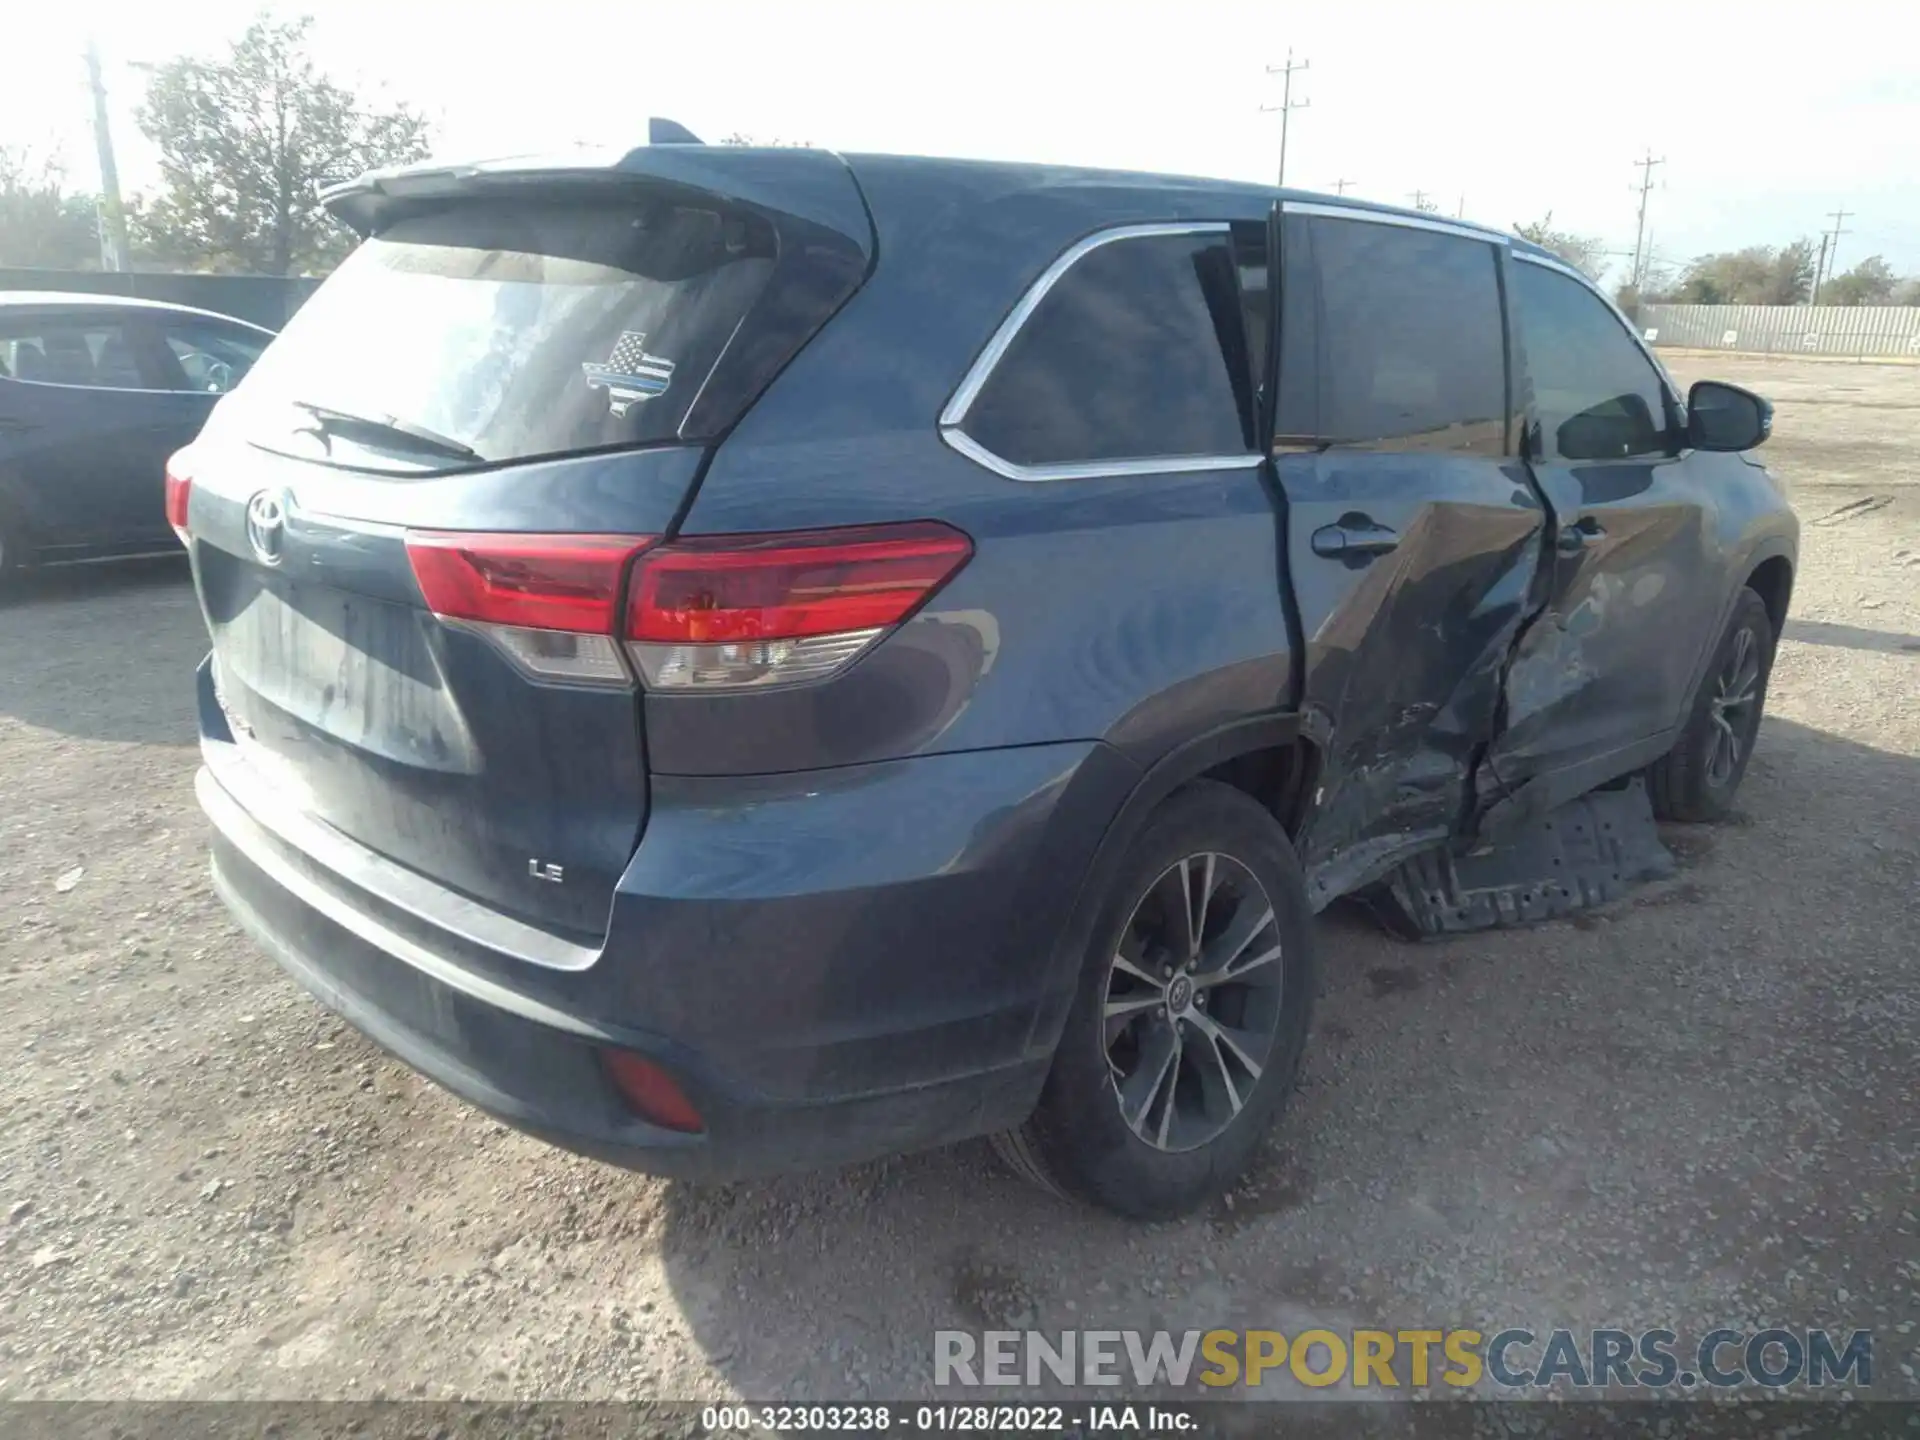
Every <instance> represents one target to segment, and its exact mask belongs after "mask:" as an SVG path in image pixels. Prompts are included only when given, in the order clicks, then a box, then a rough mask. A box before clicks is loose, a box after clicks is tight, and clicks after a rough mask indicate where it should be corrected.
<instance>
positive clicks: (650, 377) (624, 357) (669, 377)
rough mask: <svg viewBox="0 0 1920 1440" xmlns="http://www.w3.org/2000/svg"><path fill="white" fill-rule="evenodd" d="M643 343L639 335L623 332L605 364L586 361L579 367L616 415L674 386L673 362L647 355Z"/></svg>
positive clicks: (638, 333) (624, 412)
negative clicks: (604, 395)
mask: <svg viewBox="0 0 1920 1440" xmlns="http://www.w3.org/2000/svg"><path fill="white" fill-rule="evenodd" d="M646 341H647V337H646V335H645V334H643V333H642V332H641V331H638V330H623V331H621V332H620V338H619V339H618V340H617V341H615V342H614V346H613V353H612V354H611V355H609V356H608V357H607V363H606V364H604V365H596V364H594V363H593V362H592V361H587V362H586V363H584V364H582V365H581V367H580V369H581V371H582V372H583V373H584V374H585V375H586V377H587V384H589V385H591V386H593V387H594V388H595V389H599V390H605V391H606V392H607V400H608V403H609V404H610V405H611V407H612V410H613V413H614V414H615V415H624V414H626V413H627V407H628V406H630V405H633V404H634V403H636V402H637V401H641V400H651V399H653V397H654V396H656V395H664V394H665V393H666V390H667V386H669V385H671V384H672V383H673V362H672V361H671V360H662V359H661V358H660V357H659V356H658V355H649V354H648V353H647V351H646Z"/></svg>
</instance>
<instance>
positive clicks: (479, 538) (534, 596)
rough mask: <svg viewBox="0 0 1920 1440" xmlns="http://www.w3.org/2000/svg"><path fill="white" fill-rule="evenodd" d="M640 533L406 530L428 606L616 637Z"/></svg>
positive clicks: (454, 615)
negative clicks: (622, 597)
mask: <svg viewBox="0 0 1920 1440" xmlns="http://www.w3.org/2000/svg"><path fill="white" fill-rule="evenodd" d="M652 543H653V541H652V538H651V537H649V536H642V535H475V534H455V533H450V532H447V531H439V530H411V531H409V532H407V559H408V560H409V561H410V562H411V563H412V565H413V575H414V579H416V580H418V581H419V582H420V593H421V594H422V595H423V596H425V597H426V601H427V607H428V608H429V609H430V610H432V611H433V613H434V614H436V615H438V616H440V617H441V618H442V619H445V620H473V621H477V622H479V623H480V624H483V625H515V626H521V627H523V628H526V629H533V630H563V631H571V632H573V633H574V634H578V635H611V634H613V622H614V617H615V607H616V605H617V604H618V603H619V599H620V580H621V577H622V576H623V575H624V574H625V573H626V568H627V562H628V561H629V560H631V559H632V558H633V557H634V556H635V555H638V554H639V553H640V552H641V551H642V550H644V549H646V548H647V546H648V545H650V544H652Z"/></svg>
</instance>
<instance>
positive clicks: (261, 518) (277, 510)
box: [247, 490, 287, 565]
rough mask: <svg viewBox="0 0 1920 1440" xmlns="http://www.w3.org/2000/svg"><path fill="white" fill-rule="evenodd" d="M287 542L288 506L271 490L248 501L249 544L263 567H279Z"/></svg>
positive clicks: (262, 492) (264, 491)
mask: <svg viewBox="0 0 1920 1440" xmlns="http://www.w3.org/2000/svg"><path fill="white" fill-rule="evenodd" d="M286 540H287V506H286V502H285V501H283V500H282V499H281V498H280V497H279V496H278V495H276V494H275V493H274V492H273V491H271V490H262V491H260V492H259V493H258V494H257V495H255V496H254V497H253V498H252V499H251V500H249V501H247V543H248V544H249V545H251V546H252V547H253V553H254V554H255V555H257V556H259V557H260V563H261V564H262V565H278V564H279V563H280V552H281V550H282V548H283V547H284V546H285V545H286Z"/></svg>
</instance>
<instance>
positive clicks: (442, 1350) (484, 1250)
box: [0, 357, 1920, 1399]
mask: <svg viewBox="0 0 1920 1440" xmlns="http://www.w3.org/2000/svg"><path fill="white" fill-rule="evenodd" d="M1675 368H1676V369H1677V370H1678V371H1679V372H1680V373H1681V374H1682V375H1683V376H1684V377H1686V378H1692V376H1694V375H1697V374H1701V373H1706V371H1707V370H1708V369H1711V371H1712V372H1713V373H1715V374H1718V375H1721V376H1723V377H1725V378H1732V379H1736V380H1744V381H1746V382H1747V383H1750V384H1753V385H1755V386H1756V387H1757V388H1760V389H1762V390H1763V391H1766V392H1768V393H1770V394H1772V395H1773V396H1774V397H1775V398H1776V399H1777V401H1778V402H1779V419H1778V426H1777V438H1776V440H1775V442H1774V443H1773V444H1772V446H1770V448H1769V452H1768V458H1769V460H1770V462H1771V463H1772V464H1773V465H1774V467H1775V469H1776V471H1777V472H1778V473H1781V474H1783V475H1784V476H1785V477H1787V479H1788V480H1789V481H1790V482H1791V484H1792V486H1793V489H1794V491H1795V495H1796V503H1797V505H1798V507H1799V509H1800V513H1801V516H1802V518H1803V520H1804V521H1806V522H1807V525H1806V535H1805V553H1804V574H1803V578H1802V580H1801V582H1800V587H1799V593H1798V594H1797V595H1796V596H1795V598H1794V617H1795V618H1794V620H1793V621H1792V623H1791V625H1790V627H1789V630H1788V635H1787V640H1786V642H1785V644H1784V645H1783V647H1782V649H1781V653H1780V660H1779V665H1778V668H1777V670H1776V672H1775V678H1774V684H1773V694H1772V702H1771V711H1772V713H1771V714H1770V716H1769V717H1768V720H1767V723H1766V728H1765V730H1764V732H1763V736H1762V739H1761V742H1760V746H1759V749H1758V752H1757V754H1756V757H1755V760H1754V763H1753V768H1752V771H1751V772H1750V774H1749V776H1748V778H1747V782H1746V788H1745V790H1744V792H1743V794H1742V802H1741V813H1740V814H1739V815H1738V816H1737V817H1736V818H1735V819H1734V820H1733V821H1732V822H1731V823H1729V824H1727V825H1724V826H1720V827H1717V828H1698V829H1677V830H1674V831H1672V832H1671V833H1670V835H1669V839H1670V842H1671V843H1672V845H1673V848H1674V849H1675V850H1676V852H1677V853H1678V854H1679V855H1680V856H1681V858H1682V870H1681V873H1680V875H1679V876H1678V877H1677V878H1676V879H1675V880H1673V881H1670V882H1667V883H1664V884H1663V885H1661V886H1659V887H1656V888H1653V889H1649V890H1646V891H1642V892H1641V893H1639V894H1638V895H1637V896H1635V897H1633V898H1632V899H1630V900H1628V901H1625V902H1623V903H1621V904H1620V905H1618V906H1617V907H1615V908H1613V909H1611V910H1610V911H1608V912H1605V913H1603V914H1599V915H1593V916H1587V917H1582V918H1581V919H1580V920H1579V921H1577V922H1573V923H1565V924H1556V925H1550V926H1546V927H1543V928H1540V929H1537V930H1532V931H1528V932H1524V933H1508V934H1495V935H1489V936H1484V937H1474V938H1468V939H1462V940H1457V941H1454V942H1450V943H1446V944H1441V945H1434V946H1425V947H1411V946H1406V945H1401V944H1398V943H1396V942H1394V941H1391V940H1389V939H1386V938H1384V937H1383V936H1381V935H1380V934H1378V933H1377V932H1375V931H1374V930H1373V929H1371V928H1370V927H1369V926H1368V925H1367V924H1366V923H1365V922H1364V921H1362V920H1359V919H1357V918H1355V917H1353V916H1351V915H1349V914H1346V913H1344V912H1342V911H1336V912H1335V913H1333V914H1330V915H1329V916H1327V917H1326V918H1325V920H1324V923H1323V933H1324V946H1325V960H1326V966H1325V970H1326V981H1325V986H1326V993H1325V996H1324V998H1323V1001H1322V1005H1321V1009H1320V1012H1319V1018H1318V1023H1317V1027H1316V1034H1315V1037H1314V1041H1313V1045H1312V1048H1311V1052H1310V1058H1309V1061H1308V1064H1307V1068H1306V1072H1305V1078H1304V1081H1303V1085H1302V1091H1301V1093H1300V1095H1299V1096H1298V1097H1297V1100H1296V1102H1295V1104H1294V1106H1293V1108H1292V1109H1291V1111H1290V1112H1289V1114H1288V1115H1287V1117H1286V1119H1285V1121H1284V1122H1283V1124H1282V1125H1281V1126H1280V1128H1279V1129H1278V1131H1277V1132H1276V1134H1275V1136H1274V1139H1273V1142H1272V1144H1271V1147H1270V1149H1269V1151H1268V1152H1267V1153H1266V1154H1265V1156H1264V1157H1263V1159H1262V1161H1261V1163H1260V1165H1259V1166H1258V1169H1257V1173H1256V1174H1255V1175H1254V1176H1253V1177H1252V1178H1251V1179H1250V1180H1249V1182H1248V1183H1247V1184H1246V1185H1244V1186H1243V1187H1242V1188H1241V1189H1240V1190H1239V1191H1238V1192H1237V1193H1236V1194H1235V1195H1234V1196H1233V1197H1231V1199H1230V1200H1229V1201H1228V1202H1225V1203H1222V1204H1221V1205H1220V1206H1219V1207H1218V1208H1217V1209H1215V1210H1214V1211H1213V1212H1212V1213H1210V1214H1207V1215H1205V1216H1203V1217H1199V1218H1195V1219H1193V1220H1190V1221H1187V1222H1184V1223H1181V1224H1177V1225H1170V1226H1161V1227H1154V1228H1141V1227H1134V1226H1129V1225H1126V1224H1123V1223H1121V1222H1119V1221H1116V1220H1111V1219H1107V1218H1104V1217H1102V1216H1099V1215H1096V1214H1093V1213H1090V1212H1085V1211H1081V1210H1077V1209H1074V1208H1070V1207H1068V1206H1066V1205H1063V1204H1060V1203H1057V1202H1055V1201H1052V1200H1050V1199H1048V1198H1046V1197H1044V1196H1042V1195H1040V1194H1038V1193H1037V1192H1034V1191H1031V1190H1029V1189H1026V1188H1024V1187H1023V1186H1022V1185H1021V1184H1019V1183H1018V1182H1016V1181H1014V1180H1011V1179H1008V1178H1006V1177H1004V1176H1003V1175H1002V1174H1001V1173H1000V1172H999V1170H998V1169H997V1168H996V1167H995V1165H994V1164H993V1162H992V1161H991V1160H990V1159H989V1158H988V1156H987V1155H986V1153H985V1151H984V1148H983V1147H981V1146H967V1147H961V1148H958V1149H954V1150H948V1151H944V1152H939V1153H934V1154H927V1155H918V1156H912V1157H908V1158H903V1159H898V1160H893V1161H888V1162H885V1163H881V1164H875V1165H870V1166H866V1167H863V1168H860V1169H855V1170H850V1171H846V1172H841V1173H836V1174H827V1175H817V1176H809V1177H801V1178H794V1179H788V1180H782V1181H778V1182H774V1183H760V1184H750V1185H736V1186H729V1187H718V1188H716V1187H699V1186H693V1185H685V1184H673V1183H667V1182H663V1181H659V1180H654V1179H650V1178H646V1177H641V1176H636V1175H630V1174H626V1173H624V1172H620V1171H616V1170H612V1169H608V1168H604V1167H602V1166H599V1165H596V1164H594V1163H592V1162H589V1161H585V1160H580V1159H576V1158H573V1157H571V1156H568V1155H564V1154H561V1153H559V1152H557V1151H554V1150H551V1149H548V1148H546V1147H544V1146H542V1145H540V1144H537V1143H535V1142H534V1141H531V1140H528V1139H524V1138H522V1137H520V1136H518V1135H516V1134H514V1133H511V1132H509V1131H507V1130H505V1129H503V1128H502V1127H501V1126H499V1125H497V1124H494V1123H493V1122H491V1121H490V1120H488V1119H486V1118H484V1117H482V1116H480V1115H477V1114H476V1113H474V1112H473V1111H471V1110H469V1109H467V1108H466V1107H464V1106H463V1105H461V1104H459V1103H458V1102H456V1101H454V1100H453V1099H451V1098H450V1097H449V1096H447V1095H445V1094H443V1093H442V1092H440V1091H438V1090H436V1089H435V1088H433V1087H432V1086H431V1085H428V1084H427V1083H425V1082H423V1081H421V1080H419V1079H416V1078H415V1077H414V1076H413V1075H412V1073H411V1072H409V1071H407V1070H406V1069H404V1068H402V1067H401V1066H399V1065H397V1064H395V1063H393V1062H391V1061H389V1060H388V1059H386V1058H385V1057H384V1056H383V1055H382V1054H381V1053H380V1052H379V1051H377V1050H376V1049H375V1048H374V1047H373V1046H372V1045H370V1044H369V1043H367V1042H365V1041H363V1040H362V1039H360V1038H359V1037H358V1036H357V1035H356V1034H355V1033H354V1032H352V1031H350V1030H348V1029H346V1028H345V1027H344V1026H342V1025H341V1024H339V1023H337V1022H335V1021H334V1020H333V1019H331V1018H330V1017H329V1016H328V1015H327V1014H326V1013H324V1012H323V1011H322V1010H321V1009H320V1008H319V1007H318V1006H316V1005H315V1004H314V1003H312V1002H311V1001H309V1000H308V999H307V998H306V996H305V995H304V994H302V993H301V992H299V991H298V990H296V988H295V987H294V986H293V985H292V983H291V982H289V981H288V980H285V979H283V978H282V977H281V975H280V973H279V971H278V970H277V969H276V968H275V967H274V966H273V965H272V964H271V963H270V962H268V961H267V960H266V959H264V958H263V957H262V956H261V955H259V954H258V953H257V952H256V951H255V949H254V948H253V947H252V946H251V945H250V944H249V943H248V942H247V941H245V940H244V939H243V938H242V937H241V936H240V935H239V934H238V933H237V932H236V930H235V928H234V927H233V926H232V925H231V924H230V923H229V922H228V920H227V919H226V917H225V915H224V913H223V912H222V910H221V908H220V906H219V904H218V903H217V902H216V901H215V899H214V898H213V895H212V893H211V891H210V889H209V886H208V882H207V878H206V868H205V862H204V857H203V846H204V832H203V827H202V822H201V819H200V816H199V814H198V811H197V810H196V808H195V806H194V804H193V799H192V794H191V781H192V773H193V768H194V763H195V755H194V750H193V748H192V737H193V729H194V727H193V719H192V710H191V701H190V688H189V684H188V681H189V676H190V673H191V670H192V667H193V664H194V662H195V661H196V660H197V658H198V656H199V655H200V653H201V652H202V650H203V648H204V645H203V640H204V636H203V633H202V631H201V628H200V623H199V620H198V617H197V615H196V613H195V610H194V607H193V602H192V597H191V595H190V593H189V591H188V589H187V587H186V584H185V580H184V574H183V571H182V570H181V569H180V567H178V566H177V565H157V566H155V565H149V566H143V567H135V568H124V569H120V570H108V569H99V570H92V571H88V572H84V573H82V572H69V573H66V574H62V575H57V576H48V577H44V578H42V579H39V580H37V581H36V582H34V583H33V584H31V585H29V586H27V587H25V588H24V589H23V590H22V591H20V592H19V593H16V594H15V595H14V596H13V597H12V598H11V599H10V600H8V601H5V602H0V785H4V791H5V795H6V797H7V802H8V803H7V804H6V805H5V806H4V809H3V810H0V887H4V891H5V893H6V895H7V896H8V897H9V906H8V917H7V923H6V926H5V930H4V935H0V1077H3V1078H0V1102H3V1110H4V1113H3V1114H0V1211H5V1212H6V1218H5V1219H4V1221H0V1397H10V1398H21V1397H41V1398H63V1397H82V1396H84V1397H98V1398H105V1397H154V1398H158V1397H224V1396H251V1397H274V1398H297V1397H348V1396H352V1397H373V1396H379V1395H387V1396H396V1397H398V1396H406V1395H416V1394H418V1395H431V1396H436V1397H447V1396H453V1395H457V1394H463V1395H473V1396H486V1397H555V1398H558V1397H578V1398H586V1397H616V1396H632V1397H645V1396H678V1397H709V1396H711V1397H719V1396H725V1395H731V1394H740V1395H747V1396H751V1397H755V1398H779V1397H802V1398H815V1399H817V1398H821V1397H835V1398H857V1397H861V1396H869V1395H871V1396H883V1397H884V1396H895V1397H897V1396H908V1395H915V1394H924V1393H926V1391H927V1390H928V1388H929V1383H930V1379H931V1368H932V1349H933V1346H932V1332H933V1331H934V1330H935V1329H936V1328H943V1327H955V1326H958V1327H978V1326H984V1325H998V1324H1009V1325H1018V1324H1037V1325H1039V1326H1041V1327H1044V1328H1047V1329H1053V1328H1060V1327H1077V1326H1104V1327H1113V1328H1124V1327H1132V1326H1141V1327H1157V1326H1163V1325H1164V1326H1169V1327H1175V1328H1183V1327H1186V1326H1188V1325H1196V1326H1201V1327H1210V1326H1215V1325H1226V1326H1234V1327H1253V1326H1273V1327H1275V1328H1279V1329H1282V1330H1286V1331H1290V1332H1294V1331H1297V1330H1298V1329H1299V1328H1301V1327H1302V1326H1303V1325H1304V1324H1306V1323H1308V1322H1314V1323H1322V1324H1327V1325H1330V1326H1332V1327H1333V1328H1336V1329H1340V1328H1344V1327H1346V1326H1348V1325H1354V1324H1369V1323H1384V1324H1386V1325H1387V1326H1388V1327H1390V1328H1404V1327H1409V1326H1415V1325H1428V1326H1434V1327H1443V1326H1450V1325H1477V1326H1479V1327H1480V1328H1483V1329H1494V1328H1499V1327H1501V1326H1504V1325H1508V1324H1519V1325H1528V1326H1531V1327H1532V1328H1535V1329H1537V1330H1542V1331H1544V1330H1547V1329H1551V1328H1552V1327H1554V1326H1556V1325H1566V1326H1571V1327H1578V1328H1585V1327H1588V1326H1596V1325H1621V1326H1624V1327H1627V1328H1633V1329H1639V1328H1645V1327H1651V1326H1656V1325H1668V1326H1671V1327H1672V1328H1674V1329H1676V1330H1679V1331H1681V1332H1683V1333H1693V1334H1698V1333H1700V1332H1702V1331H1704V1330H1706V1329H1708V1328H1711V1327H1713V1326H1715V1325H1719V1324H1726V1325H1730V1326H1736V1327H1739V1326H1760V1325H1763V1324H1767V1323H1776V1322H1777V1323H1783V1324H1790V1325H1792V1326H1794V1327H1796V1328H1804V1327H1806V1326H1808V1325H1818V1324H1829V1325H1835V1326H1839V1327H1842V1328H1850V1327H1855V1326H1870V1327H1872V1328H1873V1329H1874V1330H1875V1331H1876V1335H1877V1342H1876V1376H1875V1379H1876V1384H1875V1387H1874V1389H1875V1392H1876V1393H1878V1394H1881V1395H1892V1394H1907V1395H1915V1396H1920V1386H1916V1385H1915V1383H1914V1381H1913V1378H1912V1377H1913V1369H1912V1367H1913V1366H1914V1365H1915V1363H1916V1356H1915V1353H1914V1346H1915V1344H1916V1340H1917V1339H1920V1337H1916V1335H1915V1333H1914V1331H1915V1322H1916V1320H1920V1241H1916V1233H1917V1232H1920V1216H1917V1215H1916V1209H1917V1208H1920V1198H1917V1196H1916V1192H1917V1191H1920V1185H1917V1184H1916V1173H1917V1172H1920V1163H1917V1161H1920V1119H1917V1118H1916V1115H1917V1111H1916V1104H1915V1095H1916V1089H1920V1087H1917V1086H1916V1075H1920V1067H1917V1066H1916V1048H1917V1046H1916V1029H1915V1017H1916V1013H1917V1012H1920V1004H1917V1003H1916V998H1917V996H1920V940H1916V938H1915V936H1916V929H1917V928H1920V900H1917V899H1916V897H1917V896H1920V885H1916V879H1917V878H1920V705H1916V703H1915V701H1916V696H1917V694H1920V687H1916V678H1917V677H1920V583H1917V582H1920V489H1917V488H1916V487H1915V486H1914V484H1913V479H1912V473H1911V469H1910V466H1911V462H1912V459H1913V457H1914V456H1915V454H1916V453H1920V367H1900V366H1893V365H1884V366H1875V365H1833V364H1819V363H1814V362H1808V361H1800V362H1771V361H1760V360H1741V359H1736V358H1731V357H1677V358H1676V360H1675ZM1002 1393H1003V1394H1004V1392H1002Z"/></svg>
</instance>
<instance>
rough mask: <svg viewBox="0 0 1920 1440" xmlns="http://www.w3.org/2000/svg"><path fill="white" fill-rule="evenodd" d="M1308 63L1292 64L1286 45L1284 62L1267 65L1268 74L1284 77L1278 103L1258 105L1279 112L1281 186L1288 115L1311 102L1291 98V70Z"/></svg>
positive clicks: (1289, 49)
mask: <svg viewBox="0 0 1920 1440" xmlns="http://www.w3.org/2000/svg"><path fill="white" fill-rule="evenodd" d="M1310 63H1311V62H1310V61H1306V60H1302V61H1301V62H1300V63H1299V64H1298V65H1296V64H1294V63H1293V47H1292V46H1291V45H1289V46H1288V47H1287V63H1286V64H1284V65H1269V66H1267V73H1268V74H1269V75H1279V76H1282V77H1284V79H1283V80H1282V83H1281V87H1280V103H1279V104H1278V105H1262V106H1261V107H1260V109H1261V112H1262V113H1264V114H1271V113H1272V112H1273V111H1275V110H1278V111H1279V112H1280V184H1281V185H1282V186H1285V185H1286V183H1287V120H1288V117H1289V116H1291V115H1292V113H1293V112H1294V111H1295V110H1304V109H1306V108H1307V106H1309V105H1311V104H1312V103H1313V102H1312V101H1311V100H1295V99H1294V98H1293V72H1294V71H1296V70H1304V69H1306V68H1307V66H1308V65H1309V64H1310Z"/></svg>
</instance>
